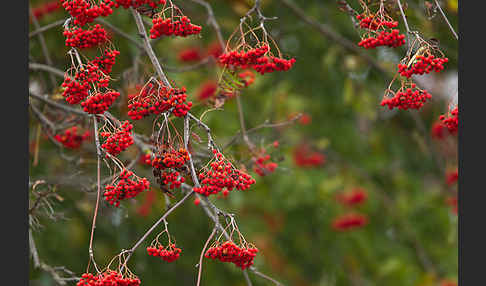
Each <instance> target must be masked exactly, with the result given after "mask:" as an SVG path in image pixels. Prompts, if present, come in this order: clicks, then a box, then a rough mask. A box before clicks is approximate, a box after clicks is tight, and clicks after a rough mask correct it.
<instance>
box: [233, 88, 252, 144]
mask: <svg viewBox="0 0 486 286" xmlns="http://www.w3.org/2000/svg"><path fill="white" fill-rule="evenodd" d="M236 105H237V106H238V115H239V118H240V128H241V130H240V131H241V134H242V135H243V140H244V141H245V143H246V145H248V148H250V151H253V150H254V149H255V144H253V142H251V141H250V138H248V135H247V134H246V127H245V117H244V116H243V107H242V106H241V99H240V95H239V94H237V95H236Z"/></svg>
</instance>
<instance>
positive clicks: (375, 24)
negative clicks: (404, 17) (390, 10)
mask: <svg viewBox="0 0 486 286" xmlns="http://www.w3.org/2000/svg"><path fill="white" fill-rule="evenodd" d="M356 19H358V20H359V27H360V28H362V29H368V30H373V31H376V30H378V29H379V28H380V27H386V28H389V29H392V28H395V27H398V21H387V20H381V19H375V17H374V16H373V15H369V16H365V15H356Z"/></svg>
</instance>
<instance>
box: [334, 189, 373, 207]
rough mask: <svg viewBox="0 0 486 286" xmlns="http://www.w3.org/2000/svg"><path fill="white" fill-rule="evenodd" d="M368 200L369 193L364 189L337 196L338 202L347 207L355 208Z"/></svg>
mask: <svg viewBox="0 0 486 286" xmlns="http://www.w3.org/2000/svg"><path fill="white" fill-rule="evenodd" d="M367 199H368V193H366V191H365V190H364V189H362V188H355V189H354V190H352V191H350V192H347V193H343V194H338V195H336V200H337V201H338V202H340V203H341V204H343V205H346V206H355V205H359V204H362V203H364V202H365V201H366V200H367Z"/></svg>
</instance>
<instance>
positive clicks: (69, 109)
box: [29, 92, 91, 117]
mask: <svg viewBox="0 0 486 286" xmlns="http://www.w3.org/2000/svg"><path fill="white" fill-rule="evenodd" d="M29 96H30V97H33V98H36V99H38V100H40V101H43V102H45V103H47V104H48V105H50V106H52V107H56V108H58V109H60V110H63V111H64V112H69V113H73V114H76V115H81V116H85V117H90V116H91V115H90V114H88V113H86V112H84V111H82V110H80V109H75V108H72V107H69V106H67V105H65V104H60V103H57V102H54V101H52V100H50V99H47V98H44V97H42V96H41V95H38V94H35V93H33V92H30V93H29Z"/></svg>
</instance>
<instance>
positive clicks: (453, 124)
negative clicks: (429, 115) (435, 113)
mask: <svg viewBox="0 0 486 286" xmlns="http://www.w3.org/2000/svg"><path fill="white" fill-rule="evenodd" d="M458 115H459V110H458V108H457V106H456V107H455V108H454V109H453V110H452V111H451V114H450V116H448V117H446V116H445V115H441V116H440V117H439V120H440V121H442V124H444V125H445V126H446V127H447V129H448V130H449V132H450V133H451V134H455V133H457V130H458V127H459V117H458Z"/></svg>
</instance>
